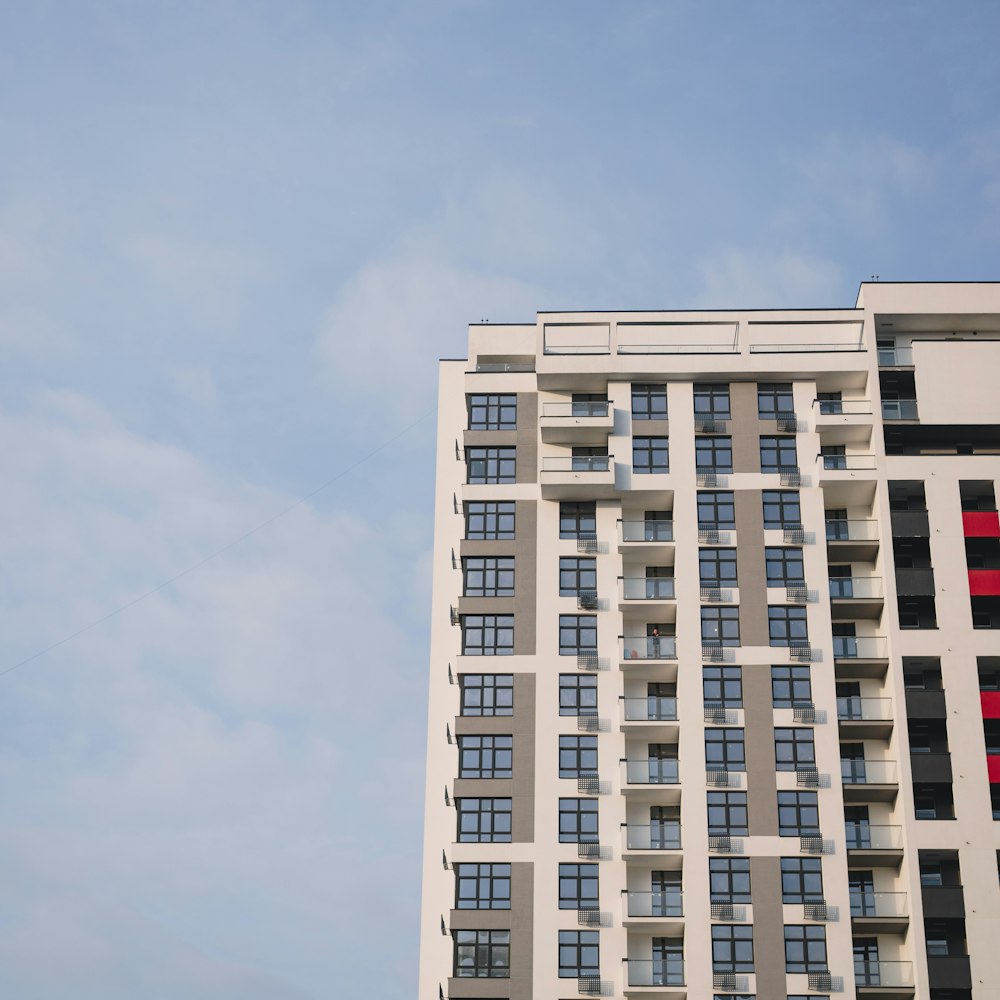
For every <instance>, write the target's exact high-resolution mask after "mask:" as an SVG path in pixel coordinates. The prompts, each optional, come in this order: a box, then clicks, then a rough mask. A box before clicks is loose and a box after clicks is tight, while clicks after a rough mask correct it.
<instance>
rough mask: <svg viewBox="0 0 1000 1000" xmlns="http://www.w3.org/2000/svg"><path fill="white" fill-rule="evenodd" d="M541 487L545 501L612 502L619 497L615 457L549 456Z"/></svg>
mask: <svg viewBox="0 0 1000 1000" xmlns="http://www.w3.org/2000/svg"><path fill="white" fill-rule="evenodd" d="M539 478H540V485H541V487H542V498H543V499H545V500H609V499H611V498H612V497H614V496H615V460H614V456H613V455H546V456H545V457H543V458H542V471H541V476H540V477H539Z"/></svg>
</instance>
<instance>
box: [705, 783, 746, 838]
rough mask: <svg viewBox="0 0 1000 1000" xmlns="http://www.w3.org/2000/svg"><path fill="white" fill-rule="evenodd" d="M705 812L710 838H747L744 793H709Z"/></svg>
mask: <svg viewBox="0 0 1000 1000" xmlns="http://www.w3.org/2000/svg"><path fill="white" fill-rule="evenodd" d="M707 810H708V835H709V836H710V837H747V836H749V830H750V827H749V820H748V814H747V793H746V792H709V793H708V796H707Z"/></svg>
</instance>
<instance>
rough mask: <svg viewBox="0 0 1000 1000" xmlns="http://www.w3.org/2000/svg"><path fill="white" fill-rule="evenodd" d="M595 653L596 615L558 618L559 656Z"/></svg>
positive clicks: (561, 616)
mask: <svg viewBox="0 0 1000 1000" xmlns="http://www.w3.org/2000/svg"><path fill="white" fill-rule="evenodd" d="M596 651H597V615H560V616H559V655H560V656H578V655H579V654H580V653H594V652H596Z"/></svg>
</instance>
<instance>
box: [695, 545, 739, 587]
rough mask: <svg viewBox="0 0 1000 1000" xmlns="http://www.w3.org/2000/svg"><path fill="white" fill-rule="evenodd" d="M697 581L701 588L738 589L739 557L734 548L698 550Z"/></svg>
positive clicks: (704, 548)
mask: <svg viewBox="0 0 1000 1000" xmlns="http://www.w3.org/2000/svg"><path fill="white" fill-rule="evenodd" d="M698 580H699V582H700V584H701V586H702V587H720V588H721V587H738V586H739V557H738V555H737V553H736V549H735V547H730V548H706V547H703V548H699V549H698Z"/></svg>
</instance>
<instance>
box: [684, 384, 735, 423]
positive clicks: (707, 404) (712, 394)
mask: <svg viewBox="0 0 1000 1000" xmlns="http://www.w3.org/2000/svg"><path fill="white" fill-rule="evenodd" d="M693 391H694V414H695V416H696V417H699V416H705V417H718V418H719V419H720V420H728V419H729V418H730V417H731V416H732V407H731V404H730V399H729V383H728V382H695V383H694V390H693Z"/></svg>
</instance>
